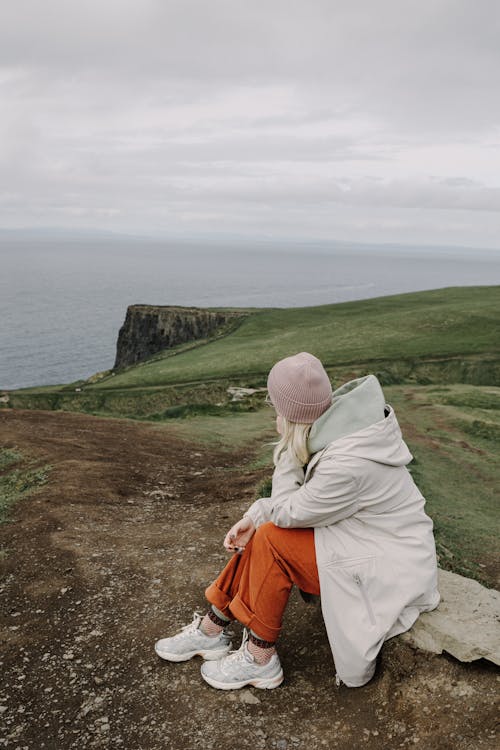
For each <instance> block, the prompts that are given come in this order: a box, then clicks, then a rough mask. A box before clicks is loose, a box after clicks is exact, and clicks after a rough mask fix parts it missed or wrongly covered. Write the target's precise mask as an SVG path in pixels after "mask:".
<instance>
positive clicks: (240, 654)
mask: <svg viewBox="0 0 500 750" xmlns="http://www.w3.org/2000/svg"><path fill="white" fill-rule="evenodd" d="M247 641H248V630H247V629H246V628H243V638H242V639H241V646H240V647H239V648H238V649H236V650H233V651H230V652H229V654H228V655H227V656H225V657H224V658H223V659H222V660H221V661H220V668H221V671H222V672H224V674H227V670H226V668H225V667H226V666H228V667H229V669H230V668H231V666H232V665H233V664H237V663H238V662H245V663H248V659H247V658H246V655H245V646H246V643H247Z"/></svg>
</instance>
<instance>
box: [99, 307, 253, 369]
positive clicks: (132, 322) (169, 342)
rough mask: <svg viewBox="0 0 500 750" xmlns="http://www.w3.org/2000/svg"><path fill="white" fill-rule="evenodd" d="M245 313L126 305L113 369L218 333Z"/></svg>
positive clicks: (196, 308) (195, 308)
mask: <svg viewBox="0 0 500 750" xmlns="http://www.w3.org/2000/svg"><path fill="white" fill-rule="evenodd" d="M247 314H248V313H247V312H244V311H241V312H240V311H227V310H214V309H206V308H202V307H182V306H173V305H129V306H128V308H127V314H126V316H125V322H124V324H123V325H122V327H121V328H120V331H119V333H118V341H117V344H116V359H115V364H114V365H113V369H114V370H118V369H120V368H122V367H127V366H129V365H134V364H136V363H137V362H142V361H144V360H145V359H148V357H151V356H152V355H153V354H156V353H157V352H159V351H162V350H163V349H169V348H171V347H173V346H176V345H177V344H183V343H185V342H188V341H196V340H197V339H204V338H207V337H208V336H211V335H213V334H214V333H216V332H217V331H220V332H221V333H222V332H223V331H224V329H225V328H227V327H228V326H230V325H231V323H237V322H238V320H242V319H243V318H244V317H245V316H246V315H247Z"/></svg>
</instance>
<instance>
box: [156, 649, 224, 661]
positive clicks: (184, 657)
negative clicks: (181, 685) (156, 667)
mask: <svg viewBox="0 0 500 750" xmlns="http://www.w3.org/2000/svg"><path fill="white" fill-rule="evenodd" d="M230 650H231V646H229V647H228V648H224V649H219V650H218V651H216V650H215V649H209V650H207V651H187V652H186V653H184V654H176V653H174V652H170V651H163V650H161V649H158V648H156V646H155V651H156V653H157V654H158V656H159V657H160V658H161V659H165V661H188V660H189V659H192V658H193V656H201V657H203V659H205V661H215V660H216V659H222V657H223V656H227V654H228V653H229V652H230Z"/></svg>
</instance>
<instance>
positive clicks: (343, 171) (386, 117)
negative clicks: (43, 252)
mask: <svg viewBox="0 0 500 750" xmlns="http://www.w3.org/2000/svg"><path fill="white" fill-rule="evenodd" d="M499 38H500V4H499V3H498V1H497V0H376V2H373V0H358V1H357V2H351V1H349V0H345V1H343V2H340V1H339V0H252V2H248V0H244V1H242V0H210V2H207V1H206V0H180V1H179V2H177V1H173V0H85V2H81V0H78V2H76V1H74V0H43V2H40V0H16V2H4V3H2V4H1V6H0V228H3V229H12V228H19V227H22V228H30V229H33V230H37V229H42V228H44V227H58V228H62V229H66V230H106V231H111V232H119V233H130V234H144V235H148V236H154V237H169V236H182V237H190V236H197V237H210V236H226V235H227V236H228V237H229V236H236V237H237V236H241V237H245V238H246V239H250V240H251V239H252V238H265V239H270V240H273V239H285V240H286V239H288V238H290V239H292V238H293V239H297V240H301V239H305V240H307V239H311V240H313V239H314V240H319V241H323V240H326V241H328V242H330V241H335V240H342V241H347V242H374V243H384V242H388V243H401V244H412V245H420V244H422V245H432V244H435V245H462V246H469V247H472V248H475V247H481V248H496V249H498V248H500V96H499V95H498V92H499V91H500V44H499V42H498V40H499Z"/></svg>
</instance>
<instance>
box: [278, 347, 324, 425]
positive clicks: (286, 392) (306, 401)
mask: <svg viewBox="0 0 500 750" xmlns="http://www.w3.org/2000/svg"><path fill="white" fill-rule="evenodd" d="M267 390H268V392H269V397H270V399H271V401H272V403H273V406H274V408H275V409H276V411H277V412H278V414H281V416H283V417H286V419H288V420H289V421H290V422H303V423H305V424H309V423H311V422H314V420H315V419H317V418H318V417H319V416H321V414H323V412H324V411H326V410H327V409H328V407H329V406H331V403H332V386H331V383H330V378H329V377H328V375H327V373H326V372H325V369H324V367H323V365H322V364H321V362H320V361H319V359H318V358H317V357H315V356H314V354H309V353H308V352H299V353H298V354H294V355H293V356H291V357H285V359H281V360H280V361H279V362H276V364H275V365H274V366H273V367H272V369H271V371H270V373H269V375H268V377H267Z"/></svg>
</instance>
